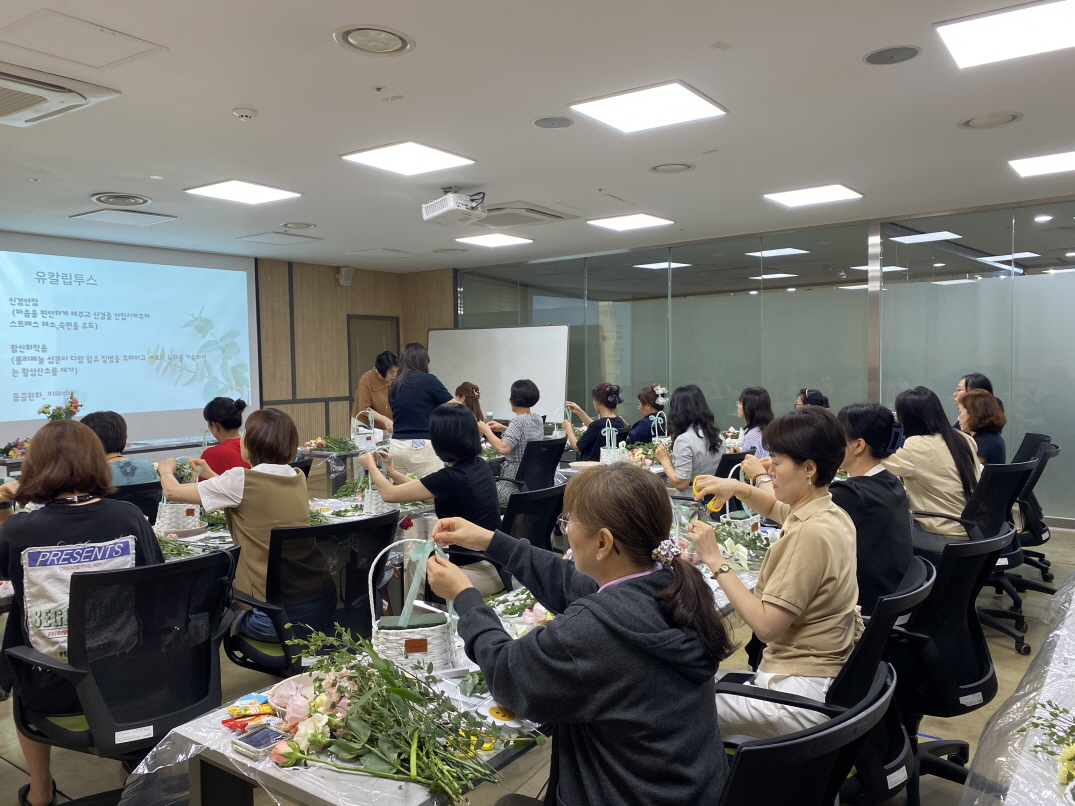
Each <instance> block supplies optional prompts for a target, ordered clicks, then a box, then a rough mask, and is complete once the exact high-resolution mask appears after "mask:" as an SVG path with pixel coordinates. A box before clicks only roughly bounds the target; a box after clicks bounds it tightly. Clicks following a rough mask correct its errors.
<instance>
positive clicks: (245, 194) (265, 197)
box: [185, 179, 302, 204]
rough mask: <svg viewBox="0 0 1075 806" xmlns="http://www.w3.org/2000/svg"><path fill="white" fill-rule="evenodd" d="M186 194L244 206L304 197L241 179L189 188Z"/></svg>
mask: <svg viewBox="0 0 1075 806" xmlns="http://www.w3.org/2000/svg"><path fill="white" fill-rule="evenodd" d="M185 192H186V193H193V194H195V195H196V196H209V197H210V198H213V199H223V200H224V201H234V202H242V203H243V204H264V203H265V202H271V201H279V200H280V199H293V198H295V197H296V196H301V195H302V194H301V193H293V192H292V191H290V190H281V189H280V188H273V187H269V186H268V185H256V184H254V183H253V182H243V181H242V180H240V179H229V180H228V181H227V182H217V183H216V184H213V185H202V186H201V187H196V188H187V189H186V191H185Z"/></svg>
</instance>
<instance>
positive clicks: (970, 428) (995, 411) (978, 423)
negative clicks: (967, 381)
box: [956, 389, 1008, 465]
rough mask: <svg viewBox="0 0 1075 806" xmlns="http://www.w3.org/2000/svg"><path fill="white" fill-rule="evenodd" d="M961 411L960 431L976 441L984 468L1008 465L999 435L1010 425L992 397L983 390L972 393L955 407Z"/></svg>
mask: <svg viewBox="0 0 1075 806" xmlns="http://www.w3.org/2000/svg"><path fill="white" fill-rule="evenodd" d="M956 408H957V409H958V410H959V420H957V422H958V423H959V430H960V431H962V432H963V433H964V434H970V435H971V436H972V437H974V444H975V445H976V446H977V449H978V460H979V461H980V462H981V463H982V464H983V465H1002V464H1004V463H1005V462H1007V461H1008V451H1007V448H1006V447H1005V445H1004V437H1002V436H1001V435H1000V432H1001V431H1003V430H1004V426H1005V425H1007V424H1008V418H1007V417H1006V416H1005V414H1004V409H1002V408H1001V407H1000V401H998V400H997V399H996V398H995V397H993V395H991V394H990V393H989V392H987V391H985V390H984V389H970V390H968V391H967V392H965V393H964V394H963V397H961V398H960V399H959V402H958V403H956Z"/></svg>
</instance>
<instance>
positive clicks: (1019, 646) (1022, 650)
mask: <svg viewBox="0 0 1075 806" xmlns="http://www.w3.org/2000/svg"><path fill="white" fill-rule="evenodd" d="M1015 651H1016V652H1018V653H1019V654H1020V655H1029V654H1030V644H1024V643H1023V642H1022V641H1017V642H1016V644H1015Z"/></svg>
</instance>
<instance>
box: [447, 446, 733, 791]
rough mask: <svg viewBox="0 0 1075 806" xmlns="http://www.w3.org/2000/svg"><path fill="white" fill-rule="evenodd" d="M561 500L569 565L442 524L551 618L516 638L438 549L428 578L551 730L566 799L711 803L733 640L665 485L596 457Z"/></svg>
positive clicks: (511, 692)
mask: <svg viewBox="0 0 1075 806" xmlns="http://www.w3.org/2000/svg"><path fill="white" fill-rule="evenodd" d="M564 508H565V515H564V516H562V520H561V524H562V526H566V533H567V539H568V542H569V543H570V544H571V549H572V552H573V554H574V560H573V561H572V560H565V559H563V558H562V557H560V556H559V555H557V554H554V553H552V552H549V551H544V550H542V549H538V548H534V547H533V546H531V545H530V543H528V542H527V541H525V540H515V539H514V538H512V537H510V536H508V535H506V534H503V533H502V532H499V531H497V532H491V531H488V530H486V529H481V528H479V527H477V526H474V525H473V524H470V523H467V522H466V521H464V520H462V519H460V518H449V519H446V520H441V521H439V522H438V523H437V525H436V527H435V528H434V531H433V538H434V539H435V540H436V541H437V542H438V543H439V544H440V545H444V546H447V545H457V546H463V547H466V548H469V549H475V550H478V551H483V552H485V554H486V556H488V557H490V558H491V559H494V560H496V561H497V562H500V563H503V565H504V566H505V567H506V568H507V570H509V571H510V572H511V573H512V574H513V575H514V576H516V577H517V578H518V579H520V580H521V581H522V582H523V584H524V585H526V587H527V588H529V589H530V591H531V592H532V593H533V594H534V596H535V597H536V598H537V599H538V601H539V602H541V603H542V604H543V605H544V606H545V607H546V608H548V609H549V610H550V611H552V612H554V613H558V614H560V615H558V616H557V617H556V619H555V620H553V621H552V622H551V623H550V624H549V625H548V626H545V627H538V628H537V629H535V630H534V631H533V632H531V633H528V634H527V635H525V636H523V637H522V638H520V639H518V640H512V638H511V636H509V635H508V634H507V633H506V632H505V631H504V628H503V626H502V625H501V623H500V619H499V618H498V617H497V615H496V613H495V612H494V611H493V610H492V608H490V607H488V606H487V605H485V604H484V602H483V601H482V598H481V595H480V594H479V593H478V591H476V590H474V589H473V588H472V587H471V586H470V583H469V581H468V580H467V579H466V577H465V576H463V574H462V573H461V572H460V571H459V569H458V568H456V567H455V566H454V565H452V564H451V563H449V562H447V561H445V560H442V559H440V558H438V557H435V556H434V557H431V558H430V561H429V565H428V573H429V581H430V584H431V585H432V587H433V589H434V591H436V593H437V594H438V595H440V596H442V597H444V598H445V599H453V600H454V601H455V608H456V610H457V612H458V613H459V633H460V635H462V636H463V638H464V639H465V641H466V652H467V655H468V656H469V657H470V658H472V659H473V660H474V661H475V662H476V663H477V664H478V666H479V667H481V670H482V672H483V673H484V674H485V679H486V682H487V683H488V684H489V691H490V693H491V694H492V695H493V697H495V698H496V701H497V703H499V704H500V705H501V706H504V707H506V708H509V709H511V710H512V711H514V712H515V713H516V714H518V715H519V716H520V717H522V718H525V719H531V720H533V721H535V722H542V723H548V724H552V725H553V726H554V730H555V734H554V742H553V748H554V752H555V753H556V763H555V764H554V765H553V769H554V770H555V772H554V775H553V777H554V779H556V780H550V783H549V786H550V791H553V792H555V793H556V795H555V796H556V798H557V802H559V803H570V804H575V803H628V802H630V803H646V804H657V805H658V806H665V805H667V806H681V805H682V804H685V803H715V802H716V801H717V799H718V797H719V795H720V791H721V788H722V786H723V782H724V777H725V775H726V762H725V760H724V750H723V747H722V745H721V740H720V732H719V730H718V729H717V721H716V714H715V712H714V709H713V696H714V685H713V675H714V673H715V672H716V670H717V665H718V663H719V662H720V661H721V660H722V659H723V658H724V657H726V656H727V655H728V653H729V651H730V649H731V648H730V645H729V639H728V635H727V633H726V631H725V629H724V625H723V623H722V622H721V620H720V616H719V614H718V613H717V610H716V606H715V604H714V602H713V596H712V593H711V591H710V589H709V587H708V586H707V585H706V583H705V580H704V579H703V578H702V576H701V574H700V573H699V572H698V570H697V569H695V568H694V567H692V566H691V565H689V564H687V563H686V562H684V561H683V560H682V559H680V558H678V557H677V556H675V554H676V551H675V550H674V549H673V546H674V543H672V541H669V540H668V533H669V530H670V529H671V526H672V507H671V503H670V501H669V498H668V494H667V493H666V492H665V488H664V485H663V484H662V483H661V481H660V480H659V479H657V478H656V477H655V476H654V475H653V474H652V473H649V472H648V471H646V470H643V469H642V468H640V467H637V466H634V465H630V464H627V463H618V464H615V465H605V466H600V467H593V468H590V469H587V470H584V471H582V472H581V473H579V474H578V475H576V476H575V477H574V478H572V479H571V481H570V482H568V485H567V490H566V491H565V495H564ZM610 670H615V673H614V674H611V673H610ZM612 793H621V794H618V795H617V796H616V797H611V795H612Z"/></svg>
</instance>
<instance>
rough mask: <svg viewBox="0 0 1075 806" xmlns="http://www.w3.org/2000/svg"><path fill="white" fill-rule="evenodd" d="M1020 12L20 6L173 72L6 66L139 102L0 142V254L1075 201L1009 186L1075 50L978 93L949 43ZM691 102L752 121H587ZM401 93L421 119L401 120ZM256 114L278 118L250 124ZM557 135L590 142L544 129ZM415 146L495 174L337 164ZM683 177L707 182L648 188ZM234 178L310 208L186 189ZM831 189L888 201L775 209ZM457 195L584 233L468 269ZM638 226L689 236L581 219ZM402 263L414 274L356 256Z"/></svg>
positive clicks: (25, 53)
mask: <svg viewBox="0 0 1075 806" xmlns="http://www.w3.org/2000/svg"><path fill="white" fill-rule="evenodd" d="M1005 5H1007V2H1006V0H904V2H901V3H892V2H887V1H886V0H814V2H809V3H804V2H802V1H801V0H753V2H745V1H742V0H741V1H740V2H736V3H731V2H713V0H664V2H661V3H653V2H651V0H615V2H611V1H610V0H605V2H593V1H591V2H584V3H579V2H567V0H547V1H546V2H542V3H504V2H493V1H492V0H471V2H468V3H464V4H459V3H446V2H437V3H434V2H412V3H400V2H398V0H396V2H365V3H361V4H359V3H353V2H343V1H342V0H318V2H315V3H296V2H282V0H227V2H220V0H172V2H169V3H149V2H145V0H77V1H76V0H49V2H45V3H43V2H39V1H38V0H4V3H3V4H0V29H2V28H4V27H6V26H8V25H10V24H12V23H14V22H17V21H19V20H22V19H24V18H25V17H27V16H29V15H30V14H32V13H34V12H36V11H39V10H40V9H43V8H49V9H53V10H55V11H59V12H62V13H65V14H69V15H72V16H74V17H77V18H80V19H83V20H88V21H90V22H93V23H96V24H98V25H101V26H105V27H108V28H111V29H115V30H118V31H121V32H122V33H124V34H128V35H130V36H132V37H136V38H138V39H141V40H145V41H147V42H149V43H154V44H156V45H159V46H161V47H162V49H161V50H158V51H155V52H150V53H148V54H147V55H144V56H140V57H137V58H134V59H131V60H128V61H126V62H123V63H120V64H116V65H113V66H110V67H104V68H101V69H95V68H92V67H88V66H85V65H83V64H79V63H76V62H73V61H67V60H64V59H61V58H57V57H54V56H48V55H44V54H41V53H37V52H33V51H29V50H24V49H19V48H15V47H12V46H9V45H3V44H0V61H7V62H12V63H15V64H20V65H23V66H26V67H30V68H34V69H38V70H45V71H48V72H52V73H58V74H61V75H65V76H68V77H72V78H76V79H81V80H84V81H90V82H93V83H96V84H101V85H104V86H107V87H110V88H113V89H116V90H119V91H120V92H121V93H122V95H121V96H120V97H119V98H116V99H114V100H111V101H107V102H105V103H102V104H99V105H97V106H94V107H92V108H89V109H86V110H84V111H79V112H75V113H71V114H68V115H65V116H62V117H60V118H58V119H55V120H51V121H48V122H45V123H42V124H39V125H37V126H33V127H29V128H15V127H9V126H0V229H6V230H15V231H24V232H35V233H45V234H53V235H63V236H70V237H81V238H90V239H95V240H104V241H120V242H124V243H137V244H145V245H152V246H161V247H175V248H182V249H196V250H199V251H210V252H222V253H228V254H237V255H251V256H260V257H277V258H282V259H287V260H296V261H303V262H311V263H325V264H330V265H350V266H356V267H363V268H374V269H379V270H386V271H415V270H424V269H431V268H444V267H452V266H455V267H463V268H465V267H473V266H482V265H492V264H496V263H503V262H509V261H520V260H529V259H538V258H547V257H553V256H558V255H572V254H580V253H587V252H600V251H605V250H612V249H621V248H639V247H645V246H651V245H656V244H665V243H672V242H680V241H689V240H696V239H704V238H716V237H722V236H728V235H734V234H739V233H748V232H762V231H770V230H782V229H788V228H794V227H803V226H812V225H819V224H827V223H834V222H840V221H850V220H863V219H867V218H882V217H898V216H906V215H909V214H913V213H919V212H926V211H934V210H947V209H956V208H963V207H969V206H978V205H988V204H997V203H1004V202H1010V201H1018V200H1027V199H1037V198H1047V197H1057V196H1067V195H1072V194H1075V173H1068V174H1056V175H1053V176H1043V177H1035V178H1030V179H1021V178H1020V177H1019V176H1018V175H1017V174H1016V173H1015V172H1014V171H1013V170H1012V169H1011V168H1010V167H1009V166H1008V164H1007V160H1009V159H1013V158H1019V157H1028V156H1036V155H1040V154H1049V153H1054V152H1060V151H1070V150H1073V149H1075V135H1073V134H1072V131H1073V130H1075V127H1073V124H1075V107H1073V106H1072V104H1071V103H1070V92H1071V77H1072V76H1073V75H1075V49H1070V50H1066V51H1059V52H1054V53H1046V54H1042V55H1038V56H1031V57H1027V58H1023V59H1017V60H1013V61H1008V62H1000V63H997V64H992V65H984V66H981V67H975V68H970V69H968V70H964V71H961V70H959V69H958V68H957V67H956V66H955V64H954V62H953V60H952V58H951V57H950V55H949V54H948V53H947V51H946V50H945V48H944V46H943V45H942V43H941V41H940V39H939V37H938V36H937V34H936V33H935V31H934V30H933V28H932V24H933V23H936V22H941V21H944V20H948V19H953V18H957V17H962V16H966V15H970V14H976V13H980V12H983V11H990V10H993V9H997V8H1001V7H1004V6H1005ZM356 22H357V23H373V24H379V25H384V26H389V27H392V28H396V29H399V30H402V31H404V32H406V33H407V34H409V35H410V36H412V37H413V38H414V39H415V40H416V42H417V49H416V50H415V51H414V52H413V53H410V54H408V55H405V56H401V57H396V58H372V57H366V56H362V55H358V54H354V53H349V52H347V51H345V50H344V49H343V48H341V47H340V46H339V45H337V44H336V43H335V42H334V41H333V39H332V32H333V30H334V29H336V28H337V27H339V26H341V25H344V24H347V23H356ZM717 43H720V44H719V46H715V45H717ZM728 45H730V47H727V46H728ZM892 45H917V46H919V47H921V48H922V49H923V52H922V54H921V55H920V56H919V57H918V58H916V59H914V60H912V61H910V62H907V63H904V64H900V65H893V66H882V67H878V66H870V65H867V64H865V63H863V61H862V57H863V56H864V55H865V54H866V53H868V52H870V51H873V50H876V49H878V48H882V47H887V46H892ZM670 79H679V80H682V81H685V82H687V83H688V84H690V85H691V86H693V87H695V88H696V89H698V90H699V91H701V92H702V93H704V94H706V95H708V96H709V97H711V98H712V99H714V100H715V101H717V102H718V103H719V104H721V105H722V106H723V107H725V108H726V109H727V110H728V114H727V115H726V116H724V117H721V118H717V119H713V120H707V121H699V122H695V123H687V124H682V125H679V126H673V127H669V128H664V129H655V130H650V131H645V132H639V133H636V134H631V135H627V134H622V133H620V132H618V131H616V130H614V129H611V128H609V127H607V126H604V125H602V124H600V123H597V122H596V121H593V120H590V119H588V118H586V117H585V116H582V115H578V114H574V113H572V112H571V111H570V110H569V109H568V107H567V105H568V104H570V103H572V102H575V101H579V100H583V99H588V98H592V97H595V96H600V95H604V94H608V93H613V92H617V91H622V90H627V89H631V88H634V87H640V86H645V85H649V84H654V83H657V82H661V81H666V80H670ZM377 85H380V86H384V87H385V88H386V90H385V91H384V92H382V93H377V92H375V91H374V90H373V87H374V86H377ZM389 95H402V96H403V98H402V99H401V100H398V101H393V102H385V101H384V100H382V99H383V98H384V97H385V96H389ZM234 107H252V108H254V109H256V110H257V111H258V115H257V117H256V118H255V119H254V120H252V121H250V122H243V121H240V120H239V119H238V118H236V117H235V116H234V115H233V114H232V112H231V110H232V109H233V108H234ZM1001 111H1013V112H1021V113H1024V114H1025V118H1024V119H1023V120H1022V121H1020V122H1018V123H1015V124H1012V125H1010V126H1006V127H1002V128H999V129H995V130H991V131H966V130H963V129H960V128H958V127H957V125H956V124H957V123H958V122H959V121H960V120H963V119H966V118H970V117H973V116H977V115H984V114H987V113H992V112H1001ZM547 115H569V116H571V117H573V118H575V121H576V122H575V125H574V126H572V127H571V128H568V129H561V130H543V129H538V128H536V127H534V126H533V125H532V121H533V120H534V119H535V118H538V117H542V116H547ZM409 139H414V140H417V141H420V142H424V143H427V144H429V145H433V146H437V147H440V148H443V149H445V150H448V151H452V152H455V153H458V154H463V155H466V156H468V157H470V158H471V159H474V160H475V161H476V162H475V164H474V165H470V166H465V167H462V168H457V169H451V170H447V171H442V172H438V173H433V174H426V175H423V176H416V177H410V178H407V177H402V176H397V175H395V174H390V173H386V172H383V171H378V170H376V169H372V168H367V167H364V166H360V165H354V164H351V163H348V162H345V161H343V160H341V159H340V158H339V155H340V154H344V153H348V152H352V151H356V150H359V149H363V148H369V147H372V146H377V145H382V144H387V143H393V142H398V141H401V140H409ZM713 149H716V151H712V150H713ZM710 151H712V153H705V152H710ZM673 161H686V162H691V163H694V164H696V165H697V166H698V167H697V169H696V170H694V171H691V172H689V173H685V174H679V175H658V174H654V173H651V172H649V171H647V168H648V167H649V166H652V165H655V164H658V163H663V162H673ZM151 175H159V176H161V177H162V178H161V179H151V178H150V176H151ZM232 178H236V179H246V180H248V181H253V182H260V183H263V184H269V185H273V186H276V187H281V188H286V189H289V190H294V191H298V192H301V193H302V194H303V195H302V196H301V198H297V199H289V200H284V201H278V202H270V203H267V204H264V205H258V206H246V205H241V204H235V203H230V202H223V201H217V200H213V199H206V198H201V197H195V196H191V195H189V194H185V193H183V192H182V191H183V189H184V188H189V187H194V186H197V185H202V184H207V183H210V182H216V181H220V180H224V179H232ZM33 180H39V181H33ZM832 182H841V183H844V184H846V185H848V186H850V187H852V188H855V189H856V190H858V191H859V192H861V193H863V194H864V198H863V199H861V200H857V201H851V202H840V203H836V204H829V205H819V206H816V207H807V208H800V209H797V210H788V209H785V208H783V207H780V206H778V205H776V204H773V203H772V202H769V201H766V200H765V199H763V198H762V194H763V193H766V192H773V191H779V190H787V189H792V188H798V187H803V186H810V185H818V184H827V183H832ZM445 185H458V186H461V187H462V188H463V189H464V190H465V191H467V192H471V191H485V192H486V193H487V194H488V200H489V201H491V202H497V201H513V200H519V199H522V200H526V201H530V202H535V203H537V204H540V205H543V206H546V207H553V208H560V209H563V210H565V211H566V212H570V213H572V214H575V215H579V216H581V218H579V219H578V220H573V221H567V222H563V223H557V224H543V225H538V226H530V227H522V228H512V229H511V230H509V231H510V232H511V233H513V234H517V235H523V236H525V237H528V238H533V240H534V243H533V244H529V245H526V246H518V247H507V248H500V249H486V248H482V247H477V246H470V247H468V251H467V252H465V253H456V254H435V253H434V251H433V250H435V249H444V248H456V247H459V248H462V247H463V245H461V244H457V243H455V242H454V238H456V237H460V236H463V235H472V234H480V233H483V232H488V230H484V229H480V228H477V227H472V226H461V227H452V228H445V227H439V226H436V225H432V224H428V223H424V222H423V221H422V220H421V212H420V209H419V205H420V204H421V203H422V202H426V201H429V200H431V199H433V198H435V197H437V196H439V195H440V191H439V189H440V188H441V187H442V186H445ZM102 191H114V192H129V193H138V194H143V195H147V196H150V197H151V198H152V199H153V204H152V205H150V206H149V207H148V208H147V207H143V208H140V209H143V210H147V211H149V212H154V213H160V214H166V215H174V216H177V219H176V220H174V221H170V222H167V223H162V224H157V225H154V226H151V227H146V228H144V229H142V228H135V227H129V226H122V225H118V224H108V223H103V222H96V221H92V220H78V219H70V218H69V216H71V215H75V214H78V213H84V212H88V211H91V210H94V209H99V207H100V205H97V204H95V203H94V202H92V201H91V200H90V195H91V194H93V193H97V192H102ZM566 205H570V207H568V206H566ZM629 212H648V213H652V214H655V215H660V216H664V217H667V218H671V219H674V220H675V222H676V223H675V226H674V227H664V228H656V229H651V230H642V231H636V232H633V233H615V232H610V231H606V230H603V229H598V228H595V227H592V226H590V225H587V224H586V223H585V220H584V219H585V218H589V217H597V216H606V215H615V214H620V213H629ZM287 221H308V222H313V223H316V224H317V228H316V229H313V230H305V231H303V233H302V234H304V235H310V236H315V237H317V238H321V239H323V240H321V241H316V242H309V243H306V244H303V245H299V246H269V245H265V244H256V243H250V242H248V241H242V240H236V239H238V238H241V237H243V236H248V235H253V234H257V233H264V232H267V231H271V230H279V229H281V227H280V225H281V224H282V223H284V222H287ZM2 242H3V241H2V236H0V244H2ZM378 248H382V249H397V250H402V251H406V252H412V253H416V255H417V256H416V257H413V258H410V259H407V260H393V261H383V260H368V259H367V260H363V259H360V258H356V257H354V256H347V255H346V254H345V253H347V252H352V251H356V250H363V249H378Z"/></svg>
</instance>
